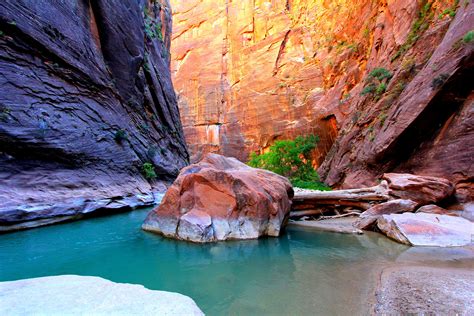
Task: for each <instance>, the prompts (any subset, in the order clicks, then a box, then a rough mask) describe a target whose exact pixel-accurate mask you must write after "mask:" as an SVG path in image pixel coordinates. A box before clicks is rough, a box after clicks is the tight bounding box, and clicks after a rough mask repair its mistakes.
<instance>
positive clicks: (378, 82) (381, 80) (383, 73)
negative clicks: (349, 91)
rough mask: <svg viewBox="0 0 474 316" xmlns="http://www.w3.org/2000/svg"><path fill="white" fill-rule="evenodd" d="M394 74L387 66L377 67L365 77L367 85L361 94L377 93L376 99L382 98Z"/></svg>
mask: <svg viewBox="0 0 474 316" xmlns="http://www.w3.org/2000/svg"><path fill="white" fill-rule="evenodd" d="M392 76H393V75H392V73H391V72H390V71H388V70H387V69H385V68H382V67H377V68H375V69H374V70H372V71H371V72H370V73H369V75H368V76H367V78H366V79H365V81H366V86H365V87H364V89H362V92H361V93H360V95H362V96H365V95H375V97H376V99H378V98H380V96H381V95H382V94H384V93H385V91H386V90H387V83H388V82H389V81H390V79H392Z"/></svg>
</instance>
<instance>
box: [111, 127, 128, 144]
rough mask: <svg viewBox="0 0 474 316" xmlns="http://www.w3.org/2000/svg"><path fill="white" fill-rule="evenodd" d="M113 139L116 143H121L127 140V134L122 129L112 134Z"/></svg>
mask: <svg viewBox="0 0 474 316" xmlns="http://www.w3.org/2000/svg"><path fill="white" fill-rule="evenodd" d="M114 139H115V141H116V142H117V143H121V142H122V141H124V140H127V139H128V136H127V132H126V131H125V130H123V129H119V130H118V131H116V132H115V134H114Z"/></svg>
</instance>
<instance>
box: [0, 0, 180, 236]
mask: <svg viewBox="0 0 474 316" xmlns="http://www.w3.org/2000/svg"><path fill="white" fill-rule="evenodd" d="M0 25H1V29H0V47H1V50H0V73H1V75H0V86H1V89H2V92H1V93H0V226H1V225H5V227H7V226H9V225H16V224H17V223H20V222H22V221H27V220H40V221H41V220H43V222H42V223H48V222H49V220H48V218H51V217H54V216H61V217H62V219H66V218H69V217H71V216H73V217H74V216H77V215H78V214H81V213H90V212H93V211H100V210H102V211H103V210H111V209H123V208H130V207H134V206H137V205H144V204H150V203H153V200H154V197H153V194H152V192H153V191H157V190H158V191H159V190H162V189H163V188H164V185H163V182H166V181H170V180H172V179H173V178H174V177H175V176H176V175H177V173H178V171H179V169H180V168H181V167H183V166H185V165H186V164H187V163H188V153H187V149H186V144H185V142H184V137H183V132H182V126H181V122H180V118H179V112H178V107H177V101H176V95H175V92H174V88H173V86H172V82H171V77H170V71H169V62H170V60H169V57H170V54H169V46H170V33H171V8H170V6H169V2H168V1H167V0H161V1H149V2H147V1H136V0H123V1H110V0H94V1H55V0H47V1H23V0H22V1H17V0H5V1H2V2H1V3H0ZM146 162H148V163H152V164H153V165H154V168H155V172H156V174H157V178H156V179H155V180H147V179H145V177H144V175H143V173H142V166H143V164H144V163H146ZM58 220H61V218H58ZM42 223H40V224H42ZM7 228H8V227H7Z"/></svg>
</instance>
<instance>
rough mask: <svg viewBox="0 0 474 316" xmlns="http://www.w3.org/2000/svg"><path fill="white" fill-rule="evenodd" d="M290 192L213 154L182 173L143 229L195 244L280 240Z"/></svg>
mask: <svg viewBox="0 0 474 316" xmlns="http://www.w3.org/2000/svg"><path fill="white" fill-rule="evenodd" d="M292 197H293V188H292V186H291V184H290V182H289V181H288V180H287V179H286V178H284V177H282V176H279V175H277V174H275V173H273V172H270V171H267V170H262V169H255V168H251V167H249V166H247V165H246V164H244V163H242V162H240V161H238V160H237V159H235V158H227V157H224V156H220V155H216V154H207V155H206V157H205V158H204V159H203V160H201V161H200V162H199V163H196V164H192V165H190V166H188V167H186V168H183V170H181V173H180V174H179V176H178V178H177V179H176V181H175V182H174V183H173V185H172V186H171V187H170V188H169V189H168V191H167V192H166V194H165V197H164V198H163V201H162V203H161V204H160V205H159V206H158V207H157V208H155V209H154V210H153V211H151V212H150V214H148V217H147V218H146V220H145V222H144V223H143V226H142V227H143V229H144V230H147V231H151V232H155V233H159V234H162V235H164V236H166V237H170V238H175V239H182V240H189V241H193V242H212V241H219V240H229V239H255V238H258V237H261V236H275V237H276V236H279V235H280V232H281V231H282V229H283V228H284V226H285V225H286V222H287V221H288V216H289V212H290V207H291V198H292Z"/></svg>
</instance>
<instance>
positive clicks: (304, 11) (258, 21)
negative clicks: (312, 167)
mask: <svg viewBox="0 0 474 316" xmlns="http://www.w3.org/2000/svg"><path fill="white" fill-rule="evenodd" d="M171 3H172V5H173V10H174V13H173V14H174V33H173V39H172V41H173V45H172V61H171V65H172V75H173V76H174V81H175V87H176V90H177V93H178V94H179V96H178V103H179V106H180V109H181V114H182V121H183V126H184V131H185V135H186V139H187V141H188V143H189V146H190V151H191V153H192V155H193V157H194V158H197V157H199V156H201V154H202V153H203V152H208V151H215V152H220V153H222V154H225V155H230V156H234V157H237V158H239V159H241V160H245V159H246V158H247V155H248V153H249V152H250V151H264V150H265V148H267V147H268V146H269V145H271V144H272V142H273V141H274V140H275V139H278V138H291V137H293V136H295V135H299V134H307V133H315V134H318V135H319V136H320V137H321V143H320V146H319V152H318V156H317V157H316V161H317V163H318V164H320V163H321V164H322V165H321V166H320V168H319V171H320V173H321V175H322V178H323V180H325V181H326V182H327V183H328V184H330V185H332V186H345V187H349V186H358V185H361V184H369V183H371V182H374V181H375V179H376V178H377V176H379V175H381V174H382V173H383V172H386V171H392V170H396V171H399V172H401V171H403V172H406V171H408V172H416V173H420V174H431V175H435V176H443V177H447V178H449V179H451V180H453V181H454V182H455V183H456V186H457V189H458V190H457V192H458V197H459V198H461V199H464V200H468V199H469V196H471V197H472V196H473V191H472V174H474V172H473V171H474V170H473V169H472V168H473V166H474V164H473V158H472V157H473V156H474V155H473V149H472V148H474V144H473V141H474V137H473V130H474V127H473V124H474V122H473V119H472V117H473V116H472V115H473V114H472V111H473V110H472V109H473V100H474V99H473V98H474V97H473V95H472V82H474V81H473V78H472V75H473V73H474V72H473V71H472V65H473V49H474V47H473V46H474V44H473V43H474V41H473V39H472V37H473V36H474V34H471V35H469V34H470V33H469V32H470V31H471V33H472V32H474V17H473V10H474V8H473V7H474V5H473V4H472V1H455V0H420V1H412V0H387V1H372V0H362V1H350V0H337V1H327V0H314V1H308V0H288V1H269V0H266V1H264V0H251V1H250V0H243V1H226V0H216V1H206V0H204V1H197V0H193V1H186V2H183V1H178V0H172V1H171Z"/></svg>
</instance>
